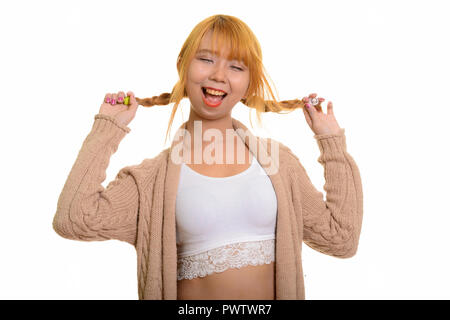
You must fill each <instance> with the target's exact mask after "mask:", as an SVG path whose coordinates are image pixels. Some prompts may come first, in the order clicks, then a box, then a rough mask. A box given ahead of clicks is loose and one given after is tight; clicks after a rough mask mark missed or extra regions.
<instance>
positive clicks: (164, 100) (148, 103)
mask: <svg viewBox="0 0 450 320" xmlns="http://www.w3.org/2000/svg"><path fill="white" fill-rule="evenodd" d="M136 101H137V103H138V104H139V105H141V106H144V107H152V106H161V105H166V104H169V103H170V93H167V92H165V93H162V94H160V95H159V96H153V97H151V98H144V99H140V98H136Z"/></svg>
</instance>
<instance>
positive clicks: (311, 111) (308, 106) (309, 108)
mask: <svg viewBox="0 0 450 320" xmlns="http://www.w3.org/2000/svg"><path fill="white" fill-rule="evenodd" d="M305 106H306V110H307V111H308V114H309V116H310V117H311V119H314V117H315V115H316V112H317V110H316V108H313V107H312V106H311V104H310V103H307V104H306V105H305Z"/></svg>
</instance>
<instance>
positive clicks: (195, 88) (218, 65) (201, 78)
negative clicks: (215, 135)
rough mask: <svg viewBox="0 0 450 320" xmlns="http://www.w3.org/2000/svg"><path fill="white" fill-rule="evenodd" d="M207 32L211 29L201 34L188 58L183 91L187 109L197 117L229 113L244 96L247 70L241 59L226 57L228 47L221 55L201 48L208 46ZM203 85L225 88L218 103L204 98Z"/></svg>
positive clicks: (210, 116) (209, 45)
mask: <svg viewBox="0 0 450 320" xmlns="http://www.w3.org/2000/svg"><path fill="white" fill-rule="evenodd" d="M211 36H212V32H211V31H209V32H208V33H206V34H205V36H204V37H203V39H202V41H201V43H200V46H199V48H198V51H197V53H196V54H195V55H194V58H193V60H192V61H191V64H190V66H189V68H188V73H187V79H186V92H187V94H188V96H189V100H190V101H191V112H192V111H194V112H195V113H196V114H197V115H198V116H199V117H201V118H205V119H209V120H214V119H219V118H222V117H223V116H225V115H227V114H230V113H231V110H232V109H233V107H234V106H235V105H236V103H238V102H239V101H240V100H241V99H242V98H245V97H246V93H247V89H248V86H249V81H250V80H249V79H250V72H249V70H248V68H247V66H245V65H244V63H243V62H239V61H229V60H227V59H226V57H227V55H228V51H226V52H224V57H219V56H218V55H216V54H214V53H212V52H207V51H205V50H212V43H211V42H212V41H211ZM204 87H210V88H215V89H219V90H222V91H224V92H226V95H225V97H224V98H223V99H222V101H221V103H220V104H219V105H218V106H212V105H211V104H214V102H213V103H208V102H207V101H205V98H206V96H205V95H204V91H203V89H202V88H204Z"/></svg>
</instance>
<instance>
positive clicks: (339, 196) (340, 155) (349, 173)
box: [289, 129, 363, 258]
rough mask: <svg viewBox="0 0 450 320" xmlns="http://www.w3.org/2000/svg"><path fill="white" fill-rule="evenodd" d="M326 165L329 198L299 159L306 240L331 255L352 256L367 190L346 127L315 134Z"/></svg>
mask: <svg viewBox="0 0 450 320" xmlns="http://www.w3.org/2000/svg"><path fill="white" fill-rule="evenodd" d="M314 138H315V139H316V141H317V143H318V145H319V149H320V157H319V158H318V162H319V163H320V164H322V165H323V167H324V176H325V185H324V190H325V191H326V201H324V199H323V193H322V192H319V191H318V190H317V189H316V188H315V187H314V185H313V184H312V183H311V180H310V178H309V176H308V174H307V173H306V170H305V168H304V167H303V166H302V164H301V163H300V161H299V159H298V157H296V156H295V155H294V154H293V153H292V151H290V150H289V152H290V153H291V155H293V156H294V157H295V158H296V159H297V165H296V166H295V168H294V169H295V170H294V181H293V183H292V188H293V200H294V203H295V205H294V206H295V207H297V208H301V217H302V219H303V241H304V242H305V243H306V244H307V245H308V246H309V247H311V248H312V249H314V250H316V251H319V252H322V253H324V254H327V255H331V256H335V257H340V258H349V257H352V256H353V255H355V254H356V251H357V248H358V242H359V236H360V232H361V226H362V217H363V192H362V183H361V177H360V173H359V169H358V167H357V165H356V162H355V161H354V159H353V158H352V157H351V156H350V154H348V152H347V147H346V141H345V129H341V133H339V134H324V135H315V136H314Z"/></svg>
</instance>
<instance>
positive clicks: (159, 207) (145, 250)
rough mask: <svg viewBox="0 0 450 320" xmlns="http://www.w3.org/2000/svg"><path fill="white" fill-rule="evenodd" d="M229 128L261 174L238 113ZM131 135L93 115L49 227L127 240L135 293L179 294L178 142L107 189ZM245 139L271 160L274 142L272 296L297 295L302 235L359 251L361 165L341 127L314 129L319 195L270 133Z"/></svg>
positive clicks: (348, 253)
mask: <svg viewBox="0 0 450 320" xmlns="http://www.w3.org/2000/svg"><path fill="white" fill-rule="evenodd" d="M185 124H186V122H185V123H183V125H182V126H181V127H180V128H184V126H185ZM232 124H233V127H234V128H235V129H238V128H241V129H242V130H243V131H244V132H246V133H247V136H243V135H242V134H241V131H236V132H237V133H238V135H239V137H240V138H241V139H242V141H244V142H245V143H246V145H247V147H248V148H249V150H250V151H251V152H252V154H253V155H254V156H255V157H256V158H257V160H258V161H259V162H260V164H261V166H262V167H263V168H264V169H265V170H266V173H267V172H268V171H267V169H266V167H264V166H263V164H262V162H261V161H260V160H261V159H260V155H261V153H260V152H258V151H257V150H256V149H255V148H254V145H253V144H248V140H247V139H246V137H249V136H248V134H249V131H247V130H248V129H247V127H246V126H244V125H243V124H242V123H241V122H239V121H238V120H236V119H235V118H232ZM129 132H130V128H129V127H127V126H124V125H122V124H120V123H119V122H117V121H116V120H115V119H114V118H112V117H110V116H107V115H103V114H96V115H95V117H94V123H93V126H92V129H91V131H90V133H89V134H88V135H87V137H86V139H85V140H84V142H83V144H82V147H81V149H80V151H79V153H78V157H77V159H76V161H75V163H74V164H73V166H72V169H71V171H70V173H69V175H68V178H67V180H66V182H65V184H64V187H63V190H62V192H61V194H60V196H59V199H58V203H57V211H56V214H55V216H54V219H53V228H54V230H55V231H56V233H57V234H59V235H60V236H61V237H64V238H67V239H72V240H79V241H102V240H108V239H116V240H121V241H126V242H128V243H130V244H132V245H133V246H134V247H135V249H136V252H137V277H138V295H139V299H140V300H143V299H156V300H161V299H163V300H176V299H177V247H176V223H175V221H176V220H175V200H176V195H177V189H178V182H179V173H180V167H181V166H180V164H178V163H177V161H175V162H174V161H172V158H171V157H170V152H171V150H172V149H173V147H174V144H175V143H177V142H179V141H181V140H176V139H174V140H173V142H172V145H171V146H170V147H169V148H166V149H164V150H163V151H162V152H161V153H160V154H159V155H157V156H156V157H154V158H151V159H144V160H143V161H142V162H141V163H140V164H138V165H132V166H127V167H124V168H122V169H121V170H120V171H119V172H118V174H117V176H116V177H115V179H114V180H113V181H111V182H110V183H109V184H108V185H107V187H106V189H105V188H104V187H103V186H102V182H103V181H104V180H105V179H106V169H107V167H108V164H109V161H110V158H111V156H112V154H113V153H115V152H116V151H117V148H118V146H119V143H120V141H121V140H122V139H123V137H124V136H125V135H126V134H127V133H129ZM250 135H251V133H250ZM181 137H182V136H181ZM251 137H252V138H257V139H258V141H260V142H261V146H262V149H261V150H264V151H265V152H267V153H266V155H268V156H269V157H270V156H271V154H270V152H271V150H272V149H271V148H270V145H271V143H279V149H278V150H279V155H278V157H277V158H278V159H273V160H275V161H277V163H278V170H276V171H272V173H271V174H268V177H269V178H270V180H271V182H272V185H273V188H274V190H275V194H276V198H277V205H278V211H277V221H276V241H275V243H276V246H275V299H276V300H282V299H284V300H293V299H302V300H303V299H305V289H304V278H303V269H302V260H301V253H302V241H303V242H305V243H306V244H307V245H308V246H309V247H311V248H313V249H314V250H317V251H319V252H322V253H324V254H327V255H330V256H334V257H339V258H349V257H352V256H353V255H355V253H356V251H357V247H358V242H359V236H360V232H361V225H362V216H363V193H362V185H361V178H360V173H359V169H358V167H357V165H356V163H355V161H354V160H353V158H352V157H351V156H350V155H349V154H348V153H347V150H346V149H347V147H346V141H345V129H341V132H340V133H339V134H336V135H314V138H315V139H316V140H317V143H318V146H319V149H320V157H319V158H318V162H319V163H321V164H322V166H323V167H324V176H325V185H324V189H325V191H326V192H327V193H326V201H324V199H323V193H322V192H319V191H318V190H316V188H315V187H314V186H313V184H312V183H311V181H310V179H309V177H308V175H307V173H306V171H305V169H304V167H303V166H302V164H301V163H300V161H299V158H298V157H297V156H296V155H294V153H292V151H291V150H290V149H289V148H288V147H286V146H285V145H283V144H281V143H280V142H278V141H275V140H273V139H270V138H261V137H255V136H253V135H251ZM262 142H264V143H262ZM261 146H260V147H258V148H261ZM258 150H259V149H258ZM265 163H267V162H265ZM274 172H275V173H274Z"/></svg>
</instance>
